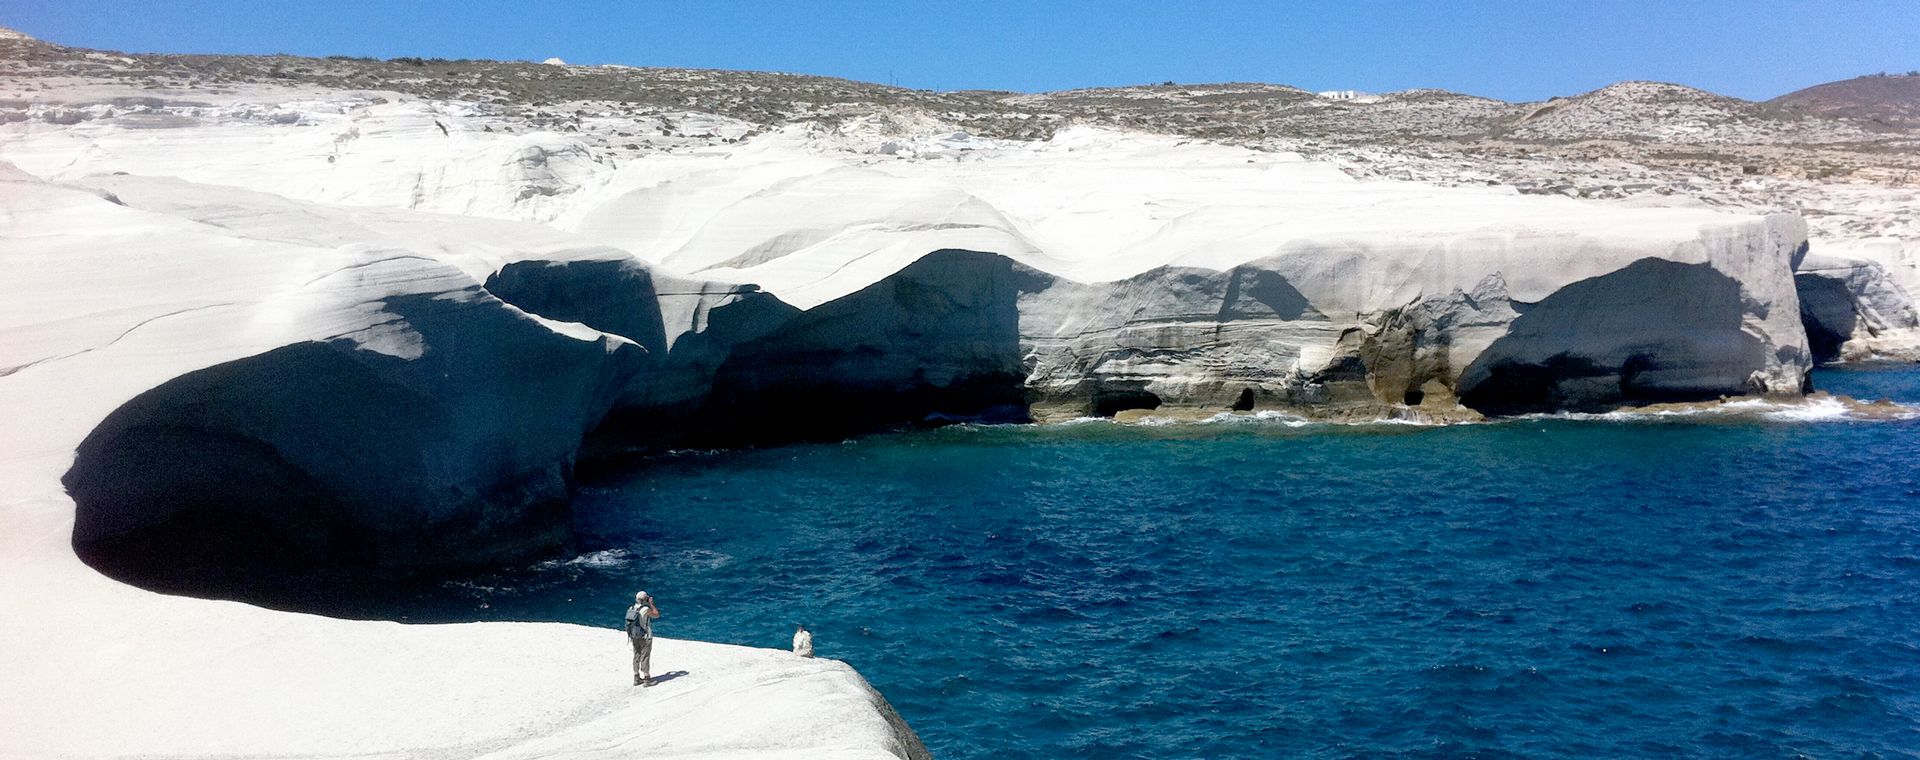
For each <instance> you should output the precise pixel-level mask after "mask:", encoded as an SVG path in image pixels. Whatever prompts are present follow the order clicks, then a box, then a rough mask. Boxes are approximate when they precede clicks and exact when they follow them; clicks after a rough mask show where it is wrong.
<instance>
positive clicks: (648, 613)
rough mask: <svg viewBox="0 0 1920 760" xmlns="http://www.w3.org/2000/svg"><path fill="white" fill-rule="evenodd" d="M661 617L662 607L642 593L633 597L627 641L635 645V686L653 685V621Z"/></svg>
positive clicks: (628, 610) (629, 612)
mask: <svg viewBox="0 0 1920 760" xmlns="http://www.w3.org/2000/svg"><path fill="white" fill-rule="evenodd" d="M657 617H660V605H658V604H654V602H653V597H651V596H648V595H647V592H645V591H642V592H640V593H638V594H634V595H633V606H632V607H628V608H627V641H628V642H630V643H632V644H633V684H634V685H635V686H640V685H646V686H652V685H653V672H652V671H653V662H652V660H653V619H654V618H657Z"/></svg>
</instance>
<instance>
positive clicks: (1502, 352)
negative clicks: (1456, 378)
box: [1460, 259, 1767, 415]
mask: <svg viewBox="0 0 1920 760" xmlns="http://www.w3.org/2000/svg"><path fill="white" fill-rule="evenodd" d="M1516 307H1517V308H1521V315H1520V317H1519V318H1518V319H1516V320H1514V322H1513V325H1512V326H1511V327H1510V328H1509V329H1508V331H1507V334H1506V335H1505V336H1503V337H1501V338H1500V339H1499V340H1496V341H1494V342H1493V344H1492V345H1490V346H1488V347H1487V350H1486V351H1484V352H1482V353H1481V354H1480V357H1479V358H1478V359H1475V360H1474V362H1473V364H1471V365H1468V367H1467V369H1466V370H1465V371H1463V372H1462V373H1461V375H1460V388H1461V393H1460V400H1461V403H1463V404H1465V405H1467V406H1468V407H1471V408H1473V409H1475V410H1478V411H1480V412H1483V413H1486V414H1495V415H1507V414H1526V413H1533V412H1553V411H1600V410H1605V409H1609V408H1612V407H1615V406H1618V405H1620V404H1632V403H1652V402H1662V401H1695V400H1708V399H1713V398H1716V397H1718V396H1721V395H1730V394H1741V393H1745V392H1747V391H1748V390H1749V388H1748V387H1747V382H1748V377H1749V376H1750V374H1751V373H1752V372H1753V371H1754V370H1756V369H1759V368H1761V367H1762V366H1764V365H1765V363H1766V359H1767V357H1766V354H1765V351H1764V348H1763V346H1762V345H1761V342H1760V340H1759V339H1757V338H1755V337H1754V336H1752V335H1748V334H1747V333H1746V332H1745V331H1743V330H1742V329H1741V321H1742V319H1743V317H1744V315H1745V306H1744V305H1743V303H1742V299H1741V294H1740V283H1739V282H1737V281H1735V280H1733V279H1732V278H1730V277H1728V276H1726V275H1725V274H1722V273H1720V272H1719V271H1718V270H1715V269H1714V268H1713V267H1712V266H1710V265H1707V264H1679V263H1675V262H1671V261H1666V260H1663V259H1641V260H1639V261H1636V262H1634V263H1632V264H1629V265H1628V266H1627V267H1625V268H1623V269H1621V270H1619V271H1617V272H1613V273H1610V274H1606V275H1602V276H1599V277H1594V278H1590V279H1586V280H1581V281H1579V282H1575V283H1573V284H1571V285H1568V286H1566V287H1564V288H1561V289H1560V290H1558V291H1555V292H1554V293H1553V294H1552V295H1549V296H1547V297H1546V298H1545V299H1543V300H1541V301H1540V302H1539V303H1535V304H1532V305H1528V306H1525V307H1519V306H1518V305H1517V304H1516Z"/></svg>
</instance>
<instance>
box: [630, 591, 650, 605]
mask: <svg viewBox="0 0 1920 760" xmlns="http://www.w3.org/2000/svg"><path fill="white" fill-rule="evenodd" d="M633 600H634V601H636V602H644V601H646V600H647V592H645V591H642V592H640V593H638V594H634V595H633Z"/></svg>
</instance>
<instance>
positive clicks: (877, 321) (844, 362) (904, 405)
mask: <svg viewBox="0 0 1920 760" xmlns="http://www.w3.org/2000/svg"><path fill="white" fill-rule="evenodd" d="M1019 287H1020V285H1019V278H1018V276H1017V275H1016V273H1015V270H1014V264H1013V262H1012V261H1011V260H1009V259H1007V258H1006V257H1004V256H1000V255H998V254H991V253H978V252H973V251H959V250H943V251H936V252H934V253H931V254H928V255H927V256H925V257H922V258H921V259H919V260H918V261H916V262H914V263H913V264H911V265H908V266H907V267H905V268H903V269H901V270H900V271H899V272H896V273H894V274H892V275H890V276H888V277H886V278H885V279H882V280H880V281H879V282H876V283H874V284H872V285H870V286H867V287H866V288H863V289H861V290H859V291H857V292H854V293H852V294H849V295H847V296H844V297H841V298H838V299H835V300H833V301H830V302H828V303H824V304H821V305H819V306H815V307H813V308H812V309H808V310H806V311H804V312H800V313H798V314H797V315H795V316H794V317H793V319H792V320H791V321H790V322H788V323H787V324H785V325H784V326H782V327H780V328H779V329H777V330H774V331H773V332H771V333H768V334H766V335H764V336H761V337H758V338H755V339H753V340H749V341H746V342H743V343H740V344H738V345H735V346H734V347H733V349H732V351H731V352H730V353H729V354H728V356H727V358H726V360H725V361H724V362H723V363H721V364H720V366H719V367H718V369H717V370H716V372H715V375H714V379H713V392H712V395H711V396H710V397H709V398H708V400H707V402H706V405H705V407H704V409H703V410H702V411H701V413H700V414H699V419H698V433H697V434H696V436H695V438H696V440H701V441H703V442H704V443H706V444H709V445H712V444H728V443H741V442H749V443H763V442H777V441H780V440H798V439H808V438H812V439H822V438H824V439H831V438H838V437H843V436H845V435H849V434H855V433H862V432H870V431H873V430H876V429H882V428H885V427H888V426H897V425H907V424H916V423H922V422H927V423H932V424H938V423H942V422H946V421H951V420H953V419H964V418H972V417H995V416H998V417H1002V418H1008V419H1013V420H1024V419H1025V409H1026V396H1025V390H1024V382H1025V378H1026V371H1025V367H1024V365H1023V363H1022V353H1021V350H1020V335H1019V313H1018V311H1017V309H1016V304H1017V299H1018V297H1019Z"/></svg>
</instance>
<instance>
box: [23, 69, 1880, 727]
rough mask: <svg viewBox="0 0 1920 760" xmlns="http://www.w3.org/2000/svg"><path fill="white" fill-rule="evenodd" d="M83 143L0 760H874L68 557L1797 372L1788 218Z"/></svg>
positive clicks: (42, 287)
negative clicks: (1099, 437) (1286, 419)
mask: <svg viewBox="0 0 1920 760" xmlns="http://www.w3.org/2000/svg"><path fill="white" fill-rule="evenodd" d="M92 96H97V98H96V99H95V100H93V101H90V102H86V103H81V102H72V103H64V104H60V105H58V106H53V105H47V106H44V107H40V106H36V107H39V108H41V111H38V112H36V113H39V114H40V115H41V116H45V117H46V118H40V117H38V116H37V117H35V118H28V119H24V120H20V121H16V122H13V123H8V124H4V125H0V160H4V161H6V162H10V166H8V167H6V168H4V169H0V171H4V172H5V174H4V176H0V256H3V257H4V263H5V267H6V276H5V277H3V278H0V416H4V417H5V418H7V419H9V420H13V421H14V424H11V425H8V426H4V427H0V483H4V484H6V485H7V486H8V488H7V489H6V493H5V494H4V495H0V515H4V521H5V524H6V525H7V526H8V530H7V531H6V533H5V534H4V538H0V540H3V541H4V543H3V544H0V563H4V564H0V579H3V580H0V605H4V606H5V608H7V609H8V610H9V612H10V614H9V616H8V620H9V622H7V623H5V624H4V627H3V628H0V649H5V650H6V651H9V652H34V653H36V656H34V657H31V658H9V659H10V661H9V662H8V663H7V664H6V665H5V666H0V667H4V668H5V671H3V672H0V713H5V714H7V715H9V716H12V717H14V719H15V725H16V726H24V727H25V728H24V729H23V730H10V731H9V732H7V733H6V734H5V735H0V754H22V755H53V756H88V755H99V754H126V753H135V752H141V753H155V754H168V755H188V756H212V755H254V754H258V755H295V754H301V755H316V754H317V755H344V754H368V755H393V756H399V755H421V754H441V755H448V756H453V755H460V756H465V755H482V756H534V755H541V756H548V755H562V756H608V755H614V754H621V753H626V752H632V753H642V754H658V755H661V756H674V755H686V756H693V755H708V754H719V755H729V756H736V755H737V756H753V755H765V756H794V755H807V756H829V755H836V756H837V755H845V756H855V757H859V756H896V755H898V756H910V755H914V754H916V753H919V752H922V751H923V750H921V749H920V748H919V746H918V742H917V740H915V739H913V738H912V735H911V732H910V731H907V730H906V729H905V728H904V726H903V725H902V724H900V723H899V722H898V721H897V719H893V720H889V716H890V711H889V710H887V709H886V708H885V703H884V701H883V700H881V699H880V698H879V697H878V696H877V695H875V694H873V693H872V691H871V690H870V689H868V688H867V687H866V686H865V684H864V682H862V681H860V679H859V677H858V676H857V675H854V674H853V673H852V672H851V671H850V670H847V669H846V668H845V667H844V666H843V665H838V664H834V663H830V662H826V661H805V662H800V661H797V660H793V659H790V658H785V657H784V656H783V657H782V658H774V657H773V656H772V655H770V654H768V653H762V652H757V651H754V650H737V649H732V648H723V647H716V646H710V645H709V646H703V645H698V644H692V643H679V642H675V643H673V644H670V645H668V646H664V647H663V648H662V650H661V651H660V653H659V654H657V655H656V659H657V660H658V661H660V662H662V663H666V662H669V661H671V660H672V659H673V658H674V657H675V656H679V655H684V657H685V658H686V659H685V660H684V661H685V662H688V663H692V664H691V665H687V666H684V667H685V669H688V670H690V671H692V674H691V675H690V676H688V677H687V678H686V679H685V681H684V682H676V683H672V684H669V685H665V686H663V687H661V688H660V689H656V690H653V691H651V692H647V693H641V694H635V693H633V692H630V691H628V690H626V689H621V688H616V687H617V686H618V681H619V680H621V679H622V678H623V675H622V673H621V654H620V652H619V649H620V647H621V646H622V644H621V642H619V640H618V637H617V636H614V635H612V634H611V632H606V631H591V630H586V629H581V628H577V627H569V626H534V625H471V626H450V627H441V626H414V627H409V626H397V625H392V624H381V623H352V622H345V621H333V620H324V619H308V618H304V617H295V616H292V615H287V614H281V613H270V612H266V611H262V610H258V609H255V608H252V607H246V606H242V605H236V604H232V603H225V602H203V601H192V600H185V599H179V598H173V597H163V596H158V595H154V594H149V593H146V592H142V591H136V590H133V589H131V588H129V587H126V586H122V585H119V584H116V583H112V582H110V581H107V580H105V579H103V578H101V577H99V576H98V575H95V574H94V573H92V572H91V571H89V570H88V569H87V568H86V567H84V566H83V565H82V564H81V563H80V561H78V560H77V559H76V556H75V553H74V550H76V549H77V550H78V552H79V554H80V555H81V556H83V557H85V558H86V560H87V562H88V563H89V564H91V565H92V566H93V567H94V568H96V569H100V570H104V571H106V572H108V573H111V574H113V575H115V576H117V577H121V578H125V579H128V580H132V581H134V582H136V583H140V584H142V585H147V586H152V587H160V588H166V587H169V586H170V584H172V585H178V584H179V583H180V581H179V580H178V579H169V578H168V577H167V572H168V571H169V570H170V569H172V568H176V567H183V566H189V565H196V564H197V565H204V566H205V567H204V568H202V569H204V570H206V572H207V574H206V575H198V576H195V577H194V582H195V583H196V584H203V585H199V586H197V587H196V588H197V590H199V591H201V592H203V593H206V592H211V593H218V594H221V595H226V596H229V597H238V598H249V597H248V594H249V590H248V589H249V584H250V583H251V580H250V579H249V578H248V577H247V576H246V575H244V573H246V572H252V571H255V570H257V569H260V568H269V567H277V566H280V565H285V564H295V565H302V566H319V567H325V566H340V567H351V568H359V569H366V568H378V569H391V570H403V569H417V568H420V567H423V566H424V567H442V566H448V565H460V564H473V563H485V562H489V561H494V560H497V559H500V558H505V557H512V556H520V555H524V554H527V553H529V552H534V551H540V550H544V549H550V548H552V547H554V546H556V545H558V544H560V543H561V542H563V541H564V540H565V538H566V536H565V529H566V521H565V517H566V510H565V499H566V495H567V488H568V486H569V483H570V478H571V473H572V468H573V465H574V463H575V460H576V457H577V456H578V451H579V450H580V447H581V445H582V441H583V440H585V441H587V442H588V443H589V444H590V445H595V446H599V445H606V446H615V447H618V446H631V445H642V446H647V445H661V444H663V443H669V442H676V441H687V440H696V441H698V440H705V441H716V442H734V441H741V440H755V439H763V438H769V437H772V438H777V437H781V436H792V435H813V434H820V433H823V432H824V433H836V434H837V433H839V432H847V431H857V430H862V429H871V428H872V427H873V426H876V425H885V424H898V423H910V422H916V421H920V420H922V419H926V418H929V417H936V418H937V417H954V416H978V417H986V418H1010V419H1024V418H1027V417H1032V418H1037V419H1054V418H1061V417H1074V416H1082V415H1091V414H1112V413H1114V412H1117V411H1121V410H1126V409H1137V408H1155V407H1184V408H1192V409H1203V410H1204V409H1217V410H1227V409H1242V410H1248V409H1273V410H1283V411H1288V412H1292V413H1297V414H1305V415H1326V416H1353V415H1358V416H1371V417H1382V416H1404V417H1417V418H1440V419H1447V418H1456V417H1470V416H1476V415H1478V414H1480V413H1491V414H1499V413H1511V412H1531V411H1548V410H1560V409H1590V408H1607V407H1611V406H1615V405H1619V404H1630V403H1635V402H1650V401H1663V400H1673V399H1696V398H1713V397H1716V396H1721V395H1738V394H1796V393H1798V392H1800V390H1801V389H1802V387H1803V384H1804V382H1805V381H1804V378H1805V375H1806V372H1807V370H1808V368H1809V366H1810V362H1811V360H1812V359H1811V354H1810V351H1809V346H1808V340H1807V335H1806V332H1805V331H1804V330H1803V328H1802V326H1801V321H1800V320H1801V312H1802V304H1801V302H1800V300H1799V297H1798V295H1797V293H1796V287H1795V281H1794V274H1793V270H1794V266H1795V264H1796V263H1797V262H1798V260H1799V258H1800V257H1802V256H1804V255H1805V242H1806V232H1805V229H1804V226H1803V225H1802V224H1801V222H1800V221H1799V220H1798V219H1797V218H1795V217H1790V216H1756V215H1741V214H1728V213H1719V212H1714V211H1708V210H1696V209H1644V208H1631V207H1626V206H1620V205H1612V206H1602V205H1596V204H1590V203H1585V202H1582V201H1578V200H1574V199H1569V198H1561V197H1541V196H1531V195H1521V194H1518V193H1515V192H1513V191H1511V190H1507V189H1497V188H1440V187H1435V186H1432V185H1427V184H1418V183H1411V182H1395V181H1383V180H1356V179H1354V178H1352V177H1350V176H1348V175H1347V174H1345V173H1343V172H1341V171H1339V170H1337V169H1335V168H1334V167H1332V166H1331V165H1328V164H1325V163H1320V162H1315V161H1309V160H1306V159H1303V158H1302V157H1300V156H1298V155H1294V154H1287V153H1268V152H1258V151H1252V150H1247V149H1243V148H1235V147H1226V146H1222V145H1217V144H1212V143H1206V142H1196V141H1187V140H1181V139H1177V138H1171V137H1164V136H1153V135H1146V134H1138V133H1128V132H1119V131H1112V130H1104V129H1090V128H1089V129H1069V130H1063V131H1061V132H1059V133H1058V134H1056V135H1054V136H1053V137H1052V138H1051V139H1049V140H1046V141H1039V142H1014V141H993V140H983V139H978V138H972V137H968V136H966V135H960V134H952V133H941V132H931V133H930V132H925V131H915V130H914V129H911V128H909V129H898V128H892V127H888V125H884V124H878V123H852V124H849V125H847V126H846V128H844V129H839V130H832V129H825V128H811V129H810V128H806V127H792V128H788V129H785V130H781V131H776V132H773V133H769V134H761V135H758V136H752V137H748V138H747V139H744V140H741V141H738V142H724V143H718V144H716V143H713V142H712V141H703V142H699V143H698V144H687V145H673V146H668V148H670V149H662V150H660V151H657V152H652V153H645V152H642V153H639V154H633V155H623V156H622V157H618V158H616V157H614V156H612V155H609V154H608V153H607V152H605V151H604V150H601V149H598V148H596V147H595V146H594V145H591V144H588V143H587V142H583V141H581V140H579V139H576V138H575V137H570V136H569V135H568V134H565V133H561V132H549V131H534V132H529V131H528V130H526V129H525V128H524V125H520V126H519V128H514V129H510V128H513V127H515V125H514V124H511V123H507V122H505V121H503V120H501V119H500V118H499V117H497V116H493V115H489V114H488V113H487V112H485V111H484V110H483V109H477V108H474V107H472V106H471V105H470V104H463V103H450V102H430V101H420V100H413V99H407V98H400V97H397V96H391V95H389V96H381V97H377V98H376V97H372V96H366V95H359V94H342V93H337V92H335V93H329V92H320V91H294V90H260V91H244V92H238V93H231V94H220V95H206V96H205V97H200V96H196V98H197V99H195V100H194V101H193V102H186V100H185V99H178V100H175V101H170V100H168V99H166V98H160V97H153V96H147V95H142V96H140V97H142V98H146V99H143V100H128V101H114V100H112V98H113V97H132V95H131V94H128V93H114V92H110V91H103V92H96V93H92V95H91V96H90V97H92ZM702 119H703V120H704V121H703V122H702V123H704V124H706V125H707V126H705V127H704V129H705V130H706V131H708V132H710V133H712V132H718V131H726V130H734V131H733V132H732V134H733V135H735V136H745V131H744V130H743V129H735V127H737V126H738V125H737V124H734V123H732V122H730V121H729V120H727V119H722V118H718V117H682V118H680V119H678V120H677V121H676V123H677V124H679V125H680V126H679V127H677V128H679V129H682V130H684V129H685V128H686V127H685V123H686V122H687V121H689V120H702ZM895 126H897V125H895ZM726 139H727V140H734V139H735V137H728V138H726ZM14 167H17V168H14ZM1847 276H1851V275H1847ZM1814 308H1815V309H1818V308H1821V307H1819V306H1818V305H1816V306H1815V307H1814ZM1892 310H1893V309H1891V308H1890V311H1892ZM1908 316H1910V315H1908ZM1907 318H1908V317H1903V316H1897V315H1896V316H1893V317H1889V318H1888V319H1889V320H1891V321H1890V322H1889V324H1893V323H1894V322H1895V321H1898V320H1900V319H1907ZM1901 324H1906V323H1904V322H1903V323H1901ZM63 478H64V487H63V485H62V482H61V480H62V479H63ZM70 543H71V547H70V545H69V544H70ZM236 572H238V573H241V574H240V575H235V574H234V573H236ZM220 578H225V579H226V580H224V581H222V580H219V579H220ZM129 616H132V617H137V618H139V619H141V620H142V621H145V622H143V623H142V627H143V629H144V630H147V631H152V634H151V635H149V636H145V637H143V640H141V641H139V642H137V645H136V644H135V643H130V642H128V641H127V640H126V639H125V638H124V637H118V636H116V635H115V634H113V633H111V632H110V631H113V630H118V629H116V628H112V627H111V626H113V625H117V624H113V623H110V622H108V621H112V620H120V619H125V618H127V617H129ZM103 627H105V630H106V631H109V632H102V629H103ZM681 647H684V649H681ZM676 650H678V651H677V652H676ZM209 652H218V654H217V655H215V654H209ZM41 655H44V656H41ZM493 662H502V663H505V664H504V665H503V666H501V667H498V668H495V667H490V666H489V665H488V663H493ZM670 667H680V666H670ZM747 684H756V685H755V686H753V687H752V688H750V689H749V688H746V685H747ZM289 689H291V690H293V691H288V690H289ZM675 689H680V691H678V692H676V691H675ZM675 693H681V694H686V695H687V696H686V697H685V698H683V699H676V698H669V697H663V696H660V695H661V694H669V695H671V694H675ZM369 695H371V696H369ZM199 705H214V706H216V707H215V708H214V709H213V714H216V715H218V716H219V717H218V719H217V720H212V721H208V720H202V721H196V720H195V719H194V718H193V715H191V714H190V713H191V712H192V711H193V710H196V709H198V707H197V706H199ZM415 714H419V715H422V716H430V717H431V720H426V719H424V718H423V719H422V720H418V721H414V720H402V719H398V718H397V717H396V716H403V715H406V716H411V715H415ZM124 716H135V717H131V718H127V717H124ZM676 716H677V717H676ZM108 721H120V722H116V723H114V724H113V725H114V726H115V729H116V730H115V731H113V732H103V731H101V730H99V725H100V724H102V723H105V722H108ZM662 721H674V725H678V726H685V727H687V728H685V729H676V730H673V731H668V730H664V729H660V730H656V729H652V728H648V727H647V726H651V725H658V724H660V723H661V722H662ZM180 726H186V727H187V728H178V727H180ZM490 753H492V754H490Z"/></svg>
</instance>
